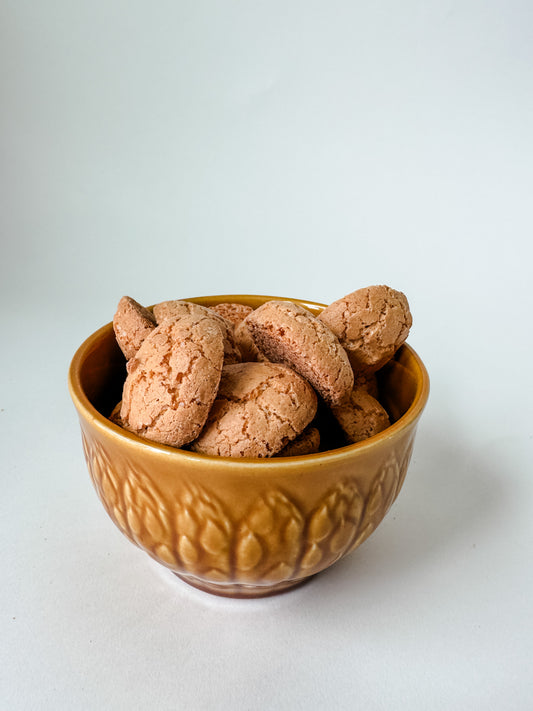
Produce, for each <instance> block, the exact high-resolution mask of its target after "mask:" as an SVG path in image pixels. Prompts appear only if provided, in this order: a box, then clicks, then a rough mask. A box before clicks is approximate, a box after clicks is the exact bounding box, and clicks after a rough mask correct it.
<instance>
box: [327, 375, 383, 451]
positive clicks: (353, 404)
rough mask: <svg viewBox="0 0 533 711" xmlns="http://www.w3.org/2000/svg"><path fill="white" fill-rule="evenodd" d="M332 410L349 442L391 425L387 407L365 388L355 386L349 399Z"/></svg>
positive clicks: (356, 440) (366, 436)
mask: <svg viewBox="0 0 533 711" xmlns="http://www.w3.org/2000/svg"><path fill="white" fill-rule="evenodd" d="M331 411H332V412H333V414H334V415H335V417H336V419H337V421H338V423H339V424H340V426H341V427H342V429H343V430H344V433H345V434H346V437H347V439H348V441H349V442H361V441H362V440H364V439H368V437H372V435H375V434H377V433H378V432H381V431H382V430H384V429H385V428H387V427H389V425H390V421H389V416H388V415H387V411H386V410H385V408H383V407H382V406H381V405H380V403H379V402H378V401H377V400H376V398H374V397H372V395H369V393H368V392H367V391H366V390H364V389H363V388H354V389H353V390H352V392H351V393H350V397H349V398H348V400H347V401H346V402H344V403H343V404H342V405H337V406H335V407H332V408H331Z"/></svg>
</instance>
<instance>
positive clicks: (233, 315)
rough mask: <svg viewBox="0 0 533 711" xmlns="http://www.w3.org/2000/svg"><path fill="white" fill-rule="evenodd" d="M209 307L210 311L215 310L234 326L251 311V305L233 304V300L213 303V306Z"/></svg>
mask: <svg viewBox="0 0 533 711" xmlns="http://www.w3.org/2000/svg"><path fill="white" fill-rule="evenodd" d="M210 308H211V311H216V313H217V314H218V315H219V316H222V318H225V319H226V321H230V322H231V323H232V324H233V325H234V326H238V325H239V324H240V323H241V321H244V319H245V318H246V317H247V316H248V314H249V313H251V312H252V311H253V309H252V307H251V306H246V304H235V303H233V302H223V303H221V304H215V306H211V307H210Z"/></svg>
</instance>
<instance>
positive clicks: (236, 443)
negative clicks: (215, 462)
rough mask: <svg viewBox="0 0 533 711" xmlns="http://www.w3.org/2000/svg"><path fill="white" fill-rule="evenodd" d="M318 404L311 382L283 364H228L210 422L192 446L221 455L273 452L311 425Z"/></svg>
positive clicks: (268, 455)
mask: <svg viewBox="0 0 533 711" xmlns="http://www.w3.org/2000/svg"><path fill="white" fill-rule="evenodd" d="M316 408H317V398H316V394H315V393H314V391H313V389H312V388H311V386H310V385H309V383H307V382H306V381H305V380H304V379H303V378H301V377H300V376H299V375H298V374H297V373H295V372H294V371H293V370H291V369H290V368H287V367H286V366H285V365H279V364H275V363H236V364H234V365H226V366H224V368H223V370H222V377H221V379H220V386H219V389H218V394H217V397H216V400H215V402H214V404H213V407H212V408H211V412H210V413H209V418H208V420H207V423H206V425H205V427H204V429H203V431H202V433H201V434H200V436H199V437H198V439H197V440H196V441H195V442H193V444H192V445H191V449H192V450H193V451H194V452H201V453H202V454H212V455H218V456H221V457H271V456H273V455H274V454H276V453H277V452H279V451H280V450H281V449H282V448H283V447H284V446H285V445H286V444H287V443H288V442H289V441H291V440H293V439H295V438H296V437H297V436H298V435H299V434H300V433H301V432H302V431H303V430H304V429H305V428H306V427H307V425H308V424H309V423H310V422H311V420H312V419H313V417H314V416H315V412H316Z"/></svg>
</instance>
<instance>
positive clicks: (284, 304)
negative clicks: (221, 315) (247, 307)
mask: <svg viewBox="0 0 533 711" xmlns="http://www.w3.org/2000/svg"><path fill="white" fill-rule="evenodd" d="M244 323H246V325H247V326H248V328H249V330H250V334H251V336H252V338H253V340H254V343H255V345H256V346H257V347H258V348H259V350H260V351H261V352H262V353H264V354H265V355H266V356H267V358H268V359H269V360H270V361H272V362H273V363H285V364H286V365H289V366H291V367H292V368H294V370H296V372H297V373H299V374H300V375H301V376H303V377H304V378H306V379H307V380H308V381H309V382H310V383H311V385H312V386H313V387H314V388H315V390H316V391H317V392H318V393H319V394H320V395H321V396H322V397H323V398H324V400H326V402H328V403H330V404H338V403H340V402H341V401H342V400H343V398H345V397H346V396H347V395H348V394H349V393H350V391H351V389H352V387H353V372H352V368H351V367H350V361H349V360H348V356H347V355H346V352H345V350H344V349H343V348H342V346H341V345H340V343H339V341H338V339H337V337H336V336H335V335H334V334H333V333H332V331H331V330H330V329H329V328H328V326H326V324H325V323H323V322H322V321H320V320H319V319H317V318H315V316H313V314H312V313H311V312H310V311H307V309H304V308H303V307H302V306H298V305H297V304H293V303H292V302H291V301H267V302H266V303H264V304H263V305H262V306H260V307H259V308H257V309H255V311H252V313H251V314H250V315H249V316H247V317H246V320H245V321H244Z"/></svg>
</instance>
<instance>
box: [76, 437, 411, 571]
mask: <svg viewBox="0 0 533 711" xmlns="http://www.w3.org/2000/svg"><path fill="white" fill-rule="evenodd" d="M82 441H83V448H84V452H85V457H86V460H87V464H88V468H89V472H90V475H91V478H92V480H93V483H94V486H95V488H96V490H97V493H98V495H99V497H100V499H101V500H102V502H103V504H104V506H105V508H106V510H107V512H108V513H109V515H110V517H111V518H112V519H113V521H114V522H115V523H116V524H117V526H118V527H119V528H120V530H121V531H122V532H123V533H124V534H125V535H126V536H127V537H128V538H129V539H130V540H132V541H133V542H135V543H136V544H137V545H139V546H140V547H141V548H143V549H144V550H146V551H147V552H148V553H149V554H150V555H151V556H152V557H154V558H155V559H156V560H158V561H159V562H161V563H162V564H163V565H165V566H167V567H169V568H171V569H172V570H174V571H176V572H181V573H186V574H190V575H193V576H196V577H197V578H201V579H204V580H207V581H212V582H220V583H228V584H229V583H241V584H247V583H251V584H253V583H261V584H264V585H266V584H272V585H274V584H276V583H279V582H281V581H286V580H287V579H297V578H301V577H305V576H307V575H310V574H313V573H314V572H318V571H319V570H323V569H324V568H326V567H327V566H328V565H330V564H331V563H333V562H334V561H335V560H337V559H339V558H340V557H341V556H342V555H344V554H345V553H346V552H348V551H351V550H353V549H354V548H356V547H357V546H358V545H359V544H360V543H362V542H363V541H364V540H365V539H366V538H367V537H368V536H369V535H370V534H371V533H372V531H373V530H374V529H375V528H376V526H377V525H378V524H379V522H380V521H381V520H382V518H383V517H384V516H385V514H386V513H387V511H388V509H389V507H390V506H391V504H392V503H393V501H394V499H395V498H396V496H397V494H398V492H399V490H400V487H401V485H402V483H403V480H404V478H405V474H406V471H407V466H408V464H409V460H410V457H411V452H412V448H413V438H411V439H410V440H409V442H408V443H407V445H406V446H405V447H404V448H403V450H402V451H401V452H395V453H393V454H391V456H390V457H389V459H388V460H387V461H386V462H385V464H384V466H382V467H381V468H380V469H379V471H378V472H377V474H376V476H375V479H374V481H373V482H372V484H371V487H370V491H369V495H368V497H367V499H366V502H365V500H364V497H363V495H362V494H361V491H360V489H359V488H358V485H357V484H356V482H355V480H353V479H349V480H344V481H342V482H339V483H338V484H337V485H335V486H334V487H333V488H331V489H330V490H329V491H328V492H327V493H326V495H325V496H324V497H323V498H321V499H320V500H319V501H318V502H317V503H316V505H315V507H314V508H313V509H312V510H311V511H310V513H309V514H308V515H305V514H304V513H303V512H302V511H301V510H300V508H299V507H298V505H297V504H296V503H295V502H294V501H293V500H292V499H291V498H289V495H288V494H286V493H285V492H283V491H281V490H279V489H272V490H268V491H266V492H264V493H263V494H262V495H260V496H259V497H258V498H257V499H256V501H255V502H254V503H253V504H252V506H251V507H250V509H249V510H248V511H247V513H246V515H245V516H244V517H243V518H242V519H241V520H239V521H235V522H234V521H232V519H231V518H230V517H229V515H228V514H227V512H226V510H225V507H224V505H223V504H222V502H221V501H219V500H218V499H217V497H216V496H214V495H213V494H212V493H211V492H208V491H206V490H204V489H203V488H201V487H199V486H197V485H193V484H184V485H183V488H182V489H181V491H180V493H179V496H176V497H175V498H173V499H172V501H167V499H166V498H165V496H164V495H163V494H162V492H161V491H160V490H159V489H158V488H157V486H156V485H155V484H154V482H153V480H152V478H151V477H150V476H149V475H148V474H147V473H146V472H144V471H143V470H142V469H141V468H140V467H139V465H138V463H133V462H129V461H128V460H127V459H125V458H124V457H121V458H120V459H119V460H118V461H113V464H111V462H110V459H109V456H108V455H107V454H106V452H105V451H104V449H103V448H102V447H101V445H100V444H99V443H98V442H97V441H95V440H92V441H89V440H88V439H87V438H86V437H85V436H84V435H83V433H82Z"/></svg>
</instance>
